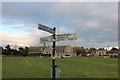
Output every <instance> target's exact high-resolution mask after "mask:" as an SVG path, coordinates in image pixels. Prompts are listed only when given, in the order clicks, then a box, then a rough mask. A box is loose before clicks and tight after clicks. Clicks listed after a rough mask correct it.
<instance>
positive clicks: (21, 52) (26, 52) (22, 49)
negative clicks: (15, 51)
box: [19, 47, 29, 57]
mask: <svg viewBox="0 0 120 80" xmlns="http://www.w3.org/2000/svg"><path fill="white" fill-rule="evenodd" d="M28 50H29V48H28V47H25V48H22V47H20V48H19V52H20V54H21V55H22V56H23V57H26V56H27V55H28Z"/></svg>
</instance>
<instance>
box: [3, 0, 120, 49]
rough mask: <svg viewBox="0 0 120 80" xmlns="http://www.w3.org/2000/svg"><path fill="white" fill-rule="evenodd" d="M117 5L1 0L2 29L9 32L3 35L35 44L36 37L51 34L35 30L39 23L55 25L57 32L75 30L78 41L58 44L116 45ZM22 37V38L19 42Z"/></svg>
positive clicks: (17, 41)
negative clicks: (6, 0) (5, 0)
mask: <svg viewBox="0 0 120 80" xmlns="http://www.w3.org/2000/svg"><path fill="white" fill-rule="evenodd" d="M117 7H118V3H110V2H107V3H104V2H100V3H99V2H90V3H89V2H87V3H85V2H72V3H71V2H50V3H49V2H32V3H30V2H27V3H25V2H18V3H17V2H14V3H12V2H11V3H9V2H4V3H3V5H2V13H3V26H4V31H3V32H5V33H4V35H9V36H3V37H6V38H7V37H8V38H9V39H6V38H5V40H4V41H6V42H4V43H7V42H11V43H14V42H15V41H14V40H12V39H15V40H16V44H27V45H35V44H36V45H37V44H38V43H39V39H38V38H39V37H42V36H44V37H45V36H49V35H51V34H49V33H47V32H44V31H38V29H37V27H38V24H39V23H42V24H46V25H48V26H49V27H51V28H53V27H56V28H57V33H59V34H61V33H77V34H78V38H79V40H78V41H72V42H69V41H68V42H62V43H60V42H58V44H59V43H60V44H61V45H62V44H64V43H65V44H68V43H69V44H71V45H81V46H87V47H89V46H93V45H94V46H96V47H99V46H103V45H107V44H108V45H109V44H110V45H114V44H115V45H117V44H116V42H117V40H118V18H117V17H118V16H117V15H118V12H117ZM18 33H19V34H18ZM2 34H3V33H2ZM23 38H24V39H25V40H24V41H23V42H22V39H23ZM3 39H4V38H3ZM29 39H30V40H29ZM27 41H28V42H27Z"/></svg>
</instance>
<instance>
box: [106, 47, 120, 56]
mask: <svg viewBox="0 0 120 80" xmlns="http://www.w3.org/2000/svg"><path fill="white" fill-rule="evenodd" d="M107 55H109V57H111V58H116V57H119V56H120V50H119V49H116V50H110V51H108V52H107Z"/></svg>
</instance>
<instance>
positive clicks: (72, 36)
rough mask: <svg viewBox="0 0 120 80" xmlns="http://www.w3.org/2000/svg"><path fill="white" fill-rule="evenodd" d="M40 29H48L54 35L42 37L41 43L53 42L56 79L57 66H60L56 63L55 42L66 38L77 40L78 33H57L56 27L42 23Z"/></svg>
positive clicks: (53, 63)
mask: <svg viewBox="0 0 120 80" xmlns="http://www.w3.org/2000/svg"><path fill="white" fill-rule="evenodd" d="M38 29H40V30H43V31H47V32H49V33H52V34H53V35H52V36H48V37H42V38H40V43H48V42H53V54H52V56H53V58H52V78H53V80H56V78H57V73H58V72H57V70H56V68H58V67H57V66H56V65H55V42H56V41H66V40H76V39H77V37H76V34H75V33H73V34H58V35H56V34H55V32H56V28H55V27H54V28H53V29H52V28H50V27H47V26H45V25H42V24H38Z"/></svg>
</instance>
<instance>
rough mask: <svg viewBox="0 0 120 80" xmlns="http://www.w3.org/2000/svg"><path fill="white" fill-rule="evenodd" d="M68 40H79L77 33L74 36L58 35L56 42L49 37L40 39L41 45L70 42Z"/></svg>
mask: <svg viewBox="0 0 120 80" xmlns="http://www.w3.org/2000/svg"><path fill="white" fill-rule="evenodd" d="M68 40H77V36H76V33H73V34H57V35H56V40H54V39H53V36H47V37H42V38H40V43H49V42H54V41H68Z"/></svg>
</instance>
